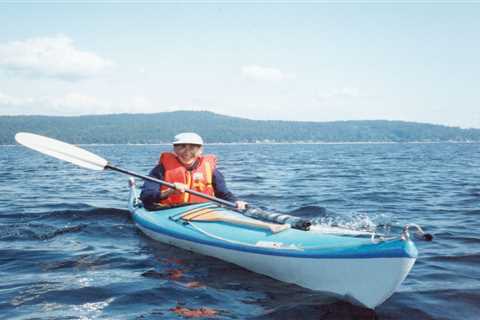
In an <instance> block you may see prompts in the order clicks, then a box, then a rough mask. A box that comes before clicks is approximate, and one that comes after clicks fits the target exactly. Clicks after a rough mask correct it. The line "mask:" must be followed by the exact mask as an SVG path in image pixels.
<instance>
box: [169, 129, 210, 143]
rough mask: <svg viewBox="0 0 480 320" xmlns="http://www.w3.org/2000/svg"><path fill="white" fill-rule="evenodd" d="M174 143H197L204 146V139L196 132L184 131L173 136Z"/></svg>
mask: <svg viewBox="0 0 480 320" xmlns="http://www.w3.org/2000/svg"><path fill="white" fill-rule="evenodd" d="M172 144H173V145H176V144H197V145H199V146H203V139H202V137H200V136H199V135H198V134H196V133H194V132H182V133H179V134H177V135H176V136H175V137H174V138H173V142H172Z"/></svg>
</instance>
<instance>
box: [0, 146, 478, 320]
mask: <svg viewBox="0 0 480 320" xmlns="http://www.w3.org/2000/svg"><path fill="white" fill-rule="evenodd" d="M84 147H85V148H86V149H88V150H90V151H93V152H95V153H97V154H99V155H101V156H103V157H105V158H107V159H108V160H109V161H111V163H113V164H115V165H118V166H120V167H122V168H126V169H130V170H133V171H137V172H139V173H145V174H146V173H148V171H149V170H150V169H151V168H152V167H153V165H154V164H155V163H156V161H157V159H158V154H159V152H161V151H164V150H168V149H169V146H166V145H141V146H140V145H139V146H136V145H115V146H110V145H109V146H93V145H92V146H84ZM206 151H207V152H210V153H215V154H216V155H217V156H218V157H219V160H220V163H219V167H220V169H221V171H222V172H223V173H224V175H225V176H226V179H227V182H228V185H229V188H230V189H231V190H232V191H234V193H235V194H236V195H237V196H238V197H240V198H242V199H244V200H246V201H248V202H250V203H252V204H254V205H256V206H260V207H263V208H266V209H270V210H275V211H280V212H287V213H293V214H296V215H302V216H309V217H316V218H317V221H320V222H328V223H332V222H333V223H337V224H347V225H349V226H350V227H353V228H358V229H362V228H371V227H374V226H375V225H384V224H388V225H389V227H388V228H386V229H390V232H391V233H392V234H398V233H399V232H400V230H401V227H402V226H403V225H404V224H406V223H412V222H413V223H418V224H420V225H421V226H422V227H423V228H424V229H425V230H426V231H427V232H430V233H433V234H434V236H435V239H434V241H433V242H417V247H418V249H419V258H418V260H417V262H416V264H415V266H414V268H413V269H412V272H411V273H410V275H409V276H408V277H407V279H406V280H405V281H404V282H403V284H402V286H401V287H400V288H399V290H398V291H397V292H396V293H395V294H394V295H393V296H392V297H391V298H390V299H388V300H387V301H386V302H385V303H384V304H382V305H380V306H379V307H377V309H376V310H375V311H372V310H367V309H363V308H360V307H357V306H353V305H351V304H349V303H346V302H342V301H332V300H326V299H324V298H323V297H322V296H320V295H318V294H316V293H315V292H312V291H309V290H307V289H303V288H300V287H297V286H294V285H289V284H286V283H282V282H279V281H275V280H272V279H270V278H268V277H265V276H261V275H258V274H255V273H252V272H249V271H246V270H244V269H242V268H240V267H237V266H234V265H231V264H228V263H226V262H223V261H219V260H217V259H214V258H209V257H204V256H201V255H198V254H195V253H191V252H188V251H184V250H181V249H177V248H174V247H171V246H168V245H163V244H160V243H157V242H155V241H153V240H150V239H149V238H147V237H145V236H144V235H142V234H141V233H140V232H139V231H138V230H137V229H136V228H135V226H134V225H133V224H132V221H131V219H130V217H129V213H128V211H126V205H127V196H128V188H127V177H126V176H123V175H121V174H118V173H114V172H93V171H87V170H84V169H81V168H77V167H74V166H73V165H70V164H67V163H63V162H60V161H58V160H55V159H52V158H49V157H46V156H43V155H41V154H38V153H35V152H33V151H30V150H27V149H25V148H23V147H20V146H2V147H0V276H1V280H2V281H1V283H0V318H1V319H179V318H181V316H179V315H178V314H177V313H175V308H177V307H184V308H189V309H198V308H201V307H204V308H211V309H214V310H215V311H216V312H217V314H216V315H215V316H214V318H217V319H479V317H480V145H479V144H454V143H444V144H443V143H437V144H301V145H293V144H292V145H288V144H285V145H281V144H277V145H268V144H263V145H260V144H259V145H255V144H254V145H242V144H239V145H207V146H206ZM325 209H327V210H325ZM372 281H375V279H372ZM192 284H193V285H192ZM177 310H178V308H177ZM207 310H210V309H207Z"/></svg>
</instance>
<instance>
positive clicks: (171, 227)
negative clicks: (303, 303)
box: [130, 204, 417, 309]
mask: <svg viewBox="0 0 480 320" xmlns="http://www.w3.org/2000/svg"><path fill="white" fill-rule="evenodd" d="M199 206H210V208H212V207H215V205H214V204H202V205H193V206H188V207H183V208H175V209H168V210H161V211H155V212H152V211H146V210H145V209H143V208H135V207H134V206H133V205H132V204H131V205H130V211H131V212H132V217H133V220H134V222H135V224H136V226H137V227H138V228H139V229H140V230H141V231H142V232H143V233H145V234H146V235H147V236H149V237H151V238H152V239H155V240H157V241H160V242H162V243H166V244H170V245H173V246H176V247H179V248H182V249H185V250H189V251H193V252H196V253H199V254H203V255H207V256H211V257H215V258H218V259H221V260H224V261H227V262H230V263H233V264H236V265H238V266H241V267H243V268H245V269H248V270H251V271H253V272H256V273H259V274H263V275H266V276H269V277H271V278H274V279H277V280H280V281H283V282H287V283H293V284H297V285H299V286H302V287H304V288H308V289H312V290H315V291H318V292H322V293H325V294H328V295H330V296H336V297H339V298H341V299H344V300H348V301H350V302H352V303H355V304H359V305H362V306H364V307H367V308H370V309H374V308H375V307H376V306H378V305H379V304H381V303H383V302H384V301H385V300H386V299H388V298H389V297H390V296H391V295H392V294H393V293H394V292H395V290H396V289H397V288H398V287H399V286H400V284H401V283H402V281H403V280H404V279H405V277H406V276H407V275H408V273H409V272H410V270H411V268H412V267H413V264H414V263H415V260H416V257H417V250H416V248H415V245H414V244H413V242H411V241H404V240H400V239H398V240H393V241H388V242H387V241H385V242H382V243H373V242H372V241H371V240H370V239H358V238H356V237H345V236H338V235H335V236H331V235H322V234H318V233H317V234H314V233H310V232H305V231H300V230H294V229H289V230H286V231H282V232H280V233H278V234H272V233H270V232H268V231H266V230H260V229H256V230H255V228H249V227H246V226H238V225H231V224H228V223H223V222H196V221H195V222H185V221H183V220H182V219H179V216H180V215H181V214H182V213H183V212H188V210H191V209H192V208H193V209H195V208H198V207H199ZM217 208H218V207H217ZM218 210H226V209H222V208H219V209H218ZM227 213H228V214H231V215H236V216H242V215H241V214H239V213H236V212H233V211H230V210H228V211H227ZM244 218H245V219H250V218H247V217H244Z"/></svg>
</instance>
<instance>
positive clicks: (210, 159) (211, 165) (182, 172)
mask: <svg viewBox="0 0 480 320" xmlns="http://www.w3.org/2000/svg"><path fill="white" fill-rule="evenodd" d="M159 164H161V165H162V166H163V168H164V169H165V171H164V175H163V180H165V181H167V182H170V183H174V182H180V183H183V184H185V185H186V186H187V188H188V189H191V190H195V191H198V192H202V193H205V194H207V195H209V196H215V191H214V190H213V185H212V179H213V171H214V170H215V168H216V167H217V158H216V157H215V156H213V155H205V156H201V157H198V158H197V160H196V163H195V164H194V165H193V168H191V169H187V168H186V167H185V165H183V164H182V163H181V162H180V161H179V160H178V158H177V156H176V155H175V154H174V153H171V152H164V153H162V154H161V155H160V161H159ZM168 189H169V188H168V187H165V186H161V187H160V191H165V190H168ZM207 201H208V200H206V199H204V198H201V197H199V196H196V195H193V194H189V193H187V192H184V193H180V192H175V193H173V194H171V195H170V196H169V197H168V198H166V199H164V200H161V201H160V204H161V205H165V206H171V205H178V204H182V203H199V202H207Z"/></svg>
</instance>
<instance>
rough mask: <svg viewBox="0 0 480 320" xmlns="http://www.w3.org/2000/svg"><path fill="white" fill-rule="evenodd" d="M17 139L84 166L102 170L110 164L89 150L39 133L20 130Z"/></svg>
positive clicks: (25, 144) (39, 150)
mask: <svg viewBox="0 0 480 320" xmlns="http://www.w3.org/2000/svg"><path fill="white" fill-rule="evenodd" d="M15 140H16V141H17V142H18V143H20V144H21V145H24V146H25V147H27V148H30V149H33V150H35V151H38V152H40V153H43V154H46V155H49V156H52V157H54V158H57V159H60V160H64V161H67V162H70V163H73V164H76V165H77V166H80V167H82V168H86V169H91V170H99V171H100V170H103V169H105V166H106V165H107V164H108V161H107V160H105V159H103V158H101V157H99V156H97V155H96V154H93V153H91V152H89V151H87V150H83V149H81V148H79V147H76V146H74V145H71V144H68V143H65V142H62V141H59V140H55V139H52V138H47V137H44V136H40V135H38V134H33V133H27V132H19V133H17V134H16V135H15Z"/></svg>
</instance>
